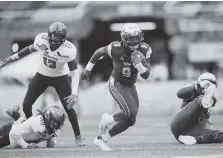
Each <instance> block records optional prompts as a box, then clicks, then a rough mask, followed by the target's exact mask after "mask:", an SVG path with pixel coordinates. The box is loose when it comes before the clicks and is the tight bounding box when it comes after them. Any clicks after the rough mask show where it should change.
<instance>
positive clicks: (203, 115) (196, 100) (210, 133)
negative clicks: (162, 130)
mask: <svg viewBox="0 0 223 158" xmlns="http://www.w3.org/2000/svg"><path fill="white" fill-rule="evenodd" d="M217 85H218V82H217V79H216V77H215V76H214V75H213V74H211V73H204V74H202V75H200V76H199V78H198V82H197V83H196V84H189V85H186V86H185V87H184V88H181V89H180V90H179V91H178V92H177V96H178V98H180V99H183V103H182V106H181V110H180V111H179V112H178V113H177V114H176V116H175V117H174V118H173V120H172V122H171V131H172V133H173V135H174V137H175V138H176V140H178V141H179V142H181V143H183V144H187V145H192V144H206V143H222V142H223V133H222V131H220V130H217V129H215V128H214V127H213V125H212V123H211V122H210V120H209V117H210V110H211V108H212V107H214V106H215V103H216V102H217V100H216V98H215V97H214V93H215V91H216V88H217Z"/></svg>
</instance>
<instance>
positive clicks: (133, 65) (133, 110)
mask: <svg viewBox="0 0 223 158" xmlns="http://www.w3.org/2000/svg"><path fill="white" fill-rule="evenodd" d="M143 40H144V37H143V32H142V31H141V29H140V28H139V27H138V26H137V25H136V24H134V23H128V24H126V25H124V26H123V28H122V31H121V41H115V42H112V43H110V44H109V45H108V46H104V47H101V48H99V49H97V50H96V51H95V53H94V54H93V56H92V57H91V59H90V61H89V62H88V64H87V66H86V67H85V69H84V70H83V72H82V74H81V78H82V79H88V78H89V77H90V74H91V70H92V69H93V67H94V65H95V64H96V62H97V61H98V60H99V59H101V58H103V57H107V56H109V57H110V58H111V59H112V61H113V71H112V74H111V77H110V79H109V91H110V93H111V95H112V97H113V98H114V99H115V100H116V102H117V103H118V104H119V107H120V112H118V113H115V114H112V115H110V114H108V113H104V114H102V117H101V122H100V125H99V133H100V135H99V136H98V137H96V138H95V140H94V144H95V145H97V146H99V147H100V148H101V149H102V150H103V151H110V150H112V149H111V148H110V147H109V146H108V144H107V141H108V140H109V138H111V137H114V136H116V135H118V134H119V133H122V132H124V131H125V130H127V129H128V128H129V127H130V126H133V125H134V124H135V122H136V116H137V112H138V107H139V99H138V94H137V91H136V86H135V82H136V79H137V74H138V72H139V73H140V75H141V77H142V78H143V79H148V78H149V75H150V55H151V53H152V50H151V47H150V46H149V45H148V44H146V43H144V42H143ZM113 124H114V126H112V125H113Z"/></svg>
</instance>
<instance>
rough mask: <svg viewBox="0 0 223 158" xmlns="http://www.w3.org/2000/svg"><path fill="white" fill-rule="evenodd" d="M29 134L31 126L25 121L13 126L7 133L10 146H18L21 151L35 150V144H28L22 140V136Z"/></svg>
mask: <svg viewBox="0 0 223 158" xmlns="http://www.w3.org/2000/svg"><path fill="white" fill-rule="evenodd" d="M30 132H31V126H30V125H29V124H28V123H27V122H26V121H25V122H23V123H21V124H17V125H14V126H13V127H12V129H11V131H10V133H9V137H10V143H11V145H15V146H20V147H21V148H23V149H26V148H37V147H38V145H37V144H35V143H30V144H29V143H27V142H26V141H25V140H24V139H23V135H26V134H29V133H30Z"/></svg>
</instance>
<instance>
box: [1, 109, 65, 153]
mask: <svg viewBox="0 0 223 158" xmlns="http://www.w3.org/2000/svg"><path fill="white" fill-rule="evenodd" d="M17 109H18V108H17ZM18 110H19V109H18ZM18 110H17V111H18ZM17 111H13V115H12V116H14V117H13V118H14V119H15V120H16V121H15V122H13V123H8V124H6V125H4V126H2V127H1V128H0V148H2V147H6V146H8V145H11V147H14V148H22V149H26V148H37V147H38V143H40V142H42V141H46V147H54V146H55V144H56V137H57V136H58V135H59V133H60V130H61V128H62V126H63V124H64V120H65V112H64V110H63V109H62V108H61V107H59V106H51V107H49V108H48V109H47V110H46V111H45V112H40V113H39V114H38V115H36V116H31V117H30V118H28V119H27V120H25V118H23V117H20V114H19V113H18V112H17Z"/></svg>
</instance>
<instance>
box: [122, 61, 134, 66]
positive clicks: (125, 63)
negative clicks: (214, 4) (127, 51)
mask: <svg viewBox="0 0 223 158" xmlns="http://www.w3.org/2000/svg"><path fill="white" fill-rule="evenodd" d="M123 64H124V66H130V65H132V64H131V63H128V62H124V63H123Z"/></svg>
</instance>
